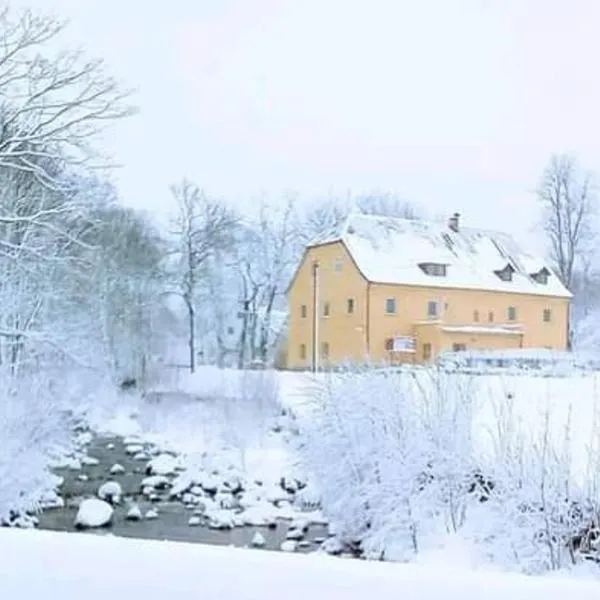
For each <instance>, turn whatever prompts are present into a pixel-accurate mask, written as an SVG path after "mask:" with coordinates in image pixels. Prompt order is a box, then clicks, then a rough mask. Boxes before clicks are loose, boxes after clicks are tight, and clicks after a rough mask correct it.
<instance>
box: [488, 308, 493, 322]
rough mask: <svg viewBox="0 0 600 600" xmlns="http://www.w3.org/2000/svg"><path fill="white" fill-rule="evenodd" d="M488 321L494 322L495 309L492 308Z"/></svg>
mask: <svg viewBox="0 0 600 600" xmlns="http://www.w3.org/2000/svg"><path fill="white" fill-rule="evenodd" d="M488 322H489V323H493V322H494V311H493V310H490V312H489V313H488Z"/></svg>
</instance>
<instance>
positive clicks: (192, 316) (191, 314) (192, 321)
mask: <svg viewBox="0 0 600 600" xmlns="http://www.w3.org/2000/svg"><path fill="white" fill-rule="evenodd" d="M184 300H185V304H186V306H187V311H188V327H189V332H188V334H189V338H188V350H189V353H190V373H195V372H196V312H195V310H194V305H193V303H192V300H191V298H190V297H189V296H186V297H185V298H184Z"/></svg>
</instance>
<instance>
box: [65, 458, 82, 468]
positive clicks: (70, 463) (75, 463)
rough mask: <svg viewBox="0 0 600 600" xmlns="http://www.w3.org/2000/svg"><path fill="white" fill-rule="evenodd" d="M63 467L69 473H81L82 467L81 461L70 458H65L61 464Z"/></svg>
mask: <svg viewBox="0 0 600 600" xmlns="http://www.w3.org/2000/svg"><path fill="white" fill-rule="evenodd" d="M63 467H64V468H65V469H69V470H70V471H81V468H82V465H81V461H80V460H79V459H78V458H75V457H73V456H70V457H68V458H65V460H64V462H63Z"/></svg>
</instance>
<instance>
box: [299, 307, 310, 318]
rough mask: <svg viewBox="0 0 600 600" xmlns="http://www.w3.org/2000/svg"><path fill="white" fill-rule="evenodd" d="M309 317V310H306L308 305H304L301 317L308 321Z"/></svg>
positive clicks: (301, 309)
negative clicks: (307, 317)
mask: <svg viewBox="0 0 600 600" xmlns="http://www.w3.org/2000/svg"><path fill="white" fill-rule="evenodd" d="M307 315H308V310H307V308H306V304H303V305H302V306H301V307H300V317H301V318H302V319H306V316H307Z"/></svg>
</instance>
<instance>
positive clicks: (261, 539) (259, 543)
mask: <svg viewBox="0 0 600 600" xmlns="http://www.w3.org/2000/svg"><path fill="white" fill-rule="evenodd" d="M250 545H251V546H253V547H254V548H264V547H265V546H266V545H267V540H265V536H264V535H263V534H262V533H261V532H260V531H257V532H256V533H255V534H254V536H253V537H252V541H251V542H250Z"/></svg>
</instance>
